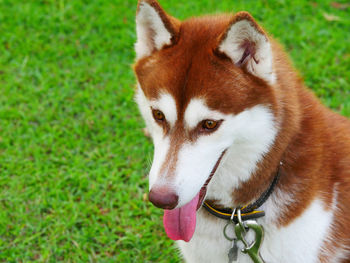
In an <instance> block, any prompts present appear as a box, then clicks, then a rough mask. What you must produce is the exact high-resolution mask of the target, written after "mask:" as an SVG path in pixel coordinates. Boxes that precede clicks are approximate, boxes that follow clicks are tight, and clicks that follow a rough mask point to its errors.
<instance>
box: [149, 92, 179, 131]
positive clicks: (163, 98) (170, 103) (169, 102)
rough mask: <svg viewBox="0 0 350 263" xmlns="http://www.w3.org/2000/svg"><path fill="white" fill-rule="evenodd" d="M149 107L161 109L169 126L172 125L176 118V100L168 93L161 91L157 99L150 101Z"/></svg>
mask: <svg viewBox="0 0 350 263" xmlns="http://www.w3.org/2000/svg"><path fill="white" fill-rule="evenodd" d="M151 107H152V108H153V109H158V110H160V111H162V112H163V113H164V115H165V118H166V120H167V121H168V122H169V124H170V126H174V125H175V122H176V120H177V109H176V102H175V99H174V98H173V96H172V95H170V94H169V93H164V92H163V93H161V94H160V95H159V97H158V99H153V100H152V101H151Z"/></svg>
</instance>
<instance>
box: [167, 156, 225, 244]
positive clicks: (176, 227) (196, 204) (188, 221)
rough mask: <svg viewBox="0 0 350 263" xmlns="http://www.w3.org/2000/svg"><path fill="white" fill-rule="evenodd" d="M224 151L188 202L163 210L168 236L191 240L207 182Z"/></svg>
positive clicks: (175, 238)
mask: <svg viewBox="0 0 350 263" xmlns="http://www.w3.org/2000/svg"><path fill="white" fill-rule="evenodd" d="M225 152H226V150H225V151H223V152H222V153H221V155H220V157H219V159H218V160H217V161H216V164H215V165H214V167H213V169H212V171H211V172H210V175H209V177H208V179H207V180H206V181H205V183H204V185H203V186H202V188H201V189H200V190H199V192H198V193H197V195H196V196H195V197H194V198H193V199H192V200H191V201H190V202H189V203H187V204H186V205H184V206H182V207H180V208H176V209H172V210H164V217H163V224H164V228H165V232H166V233H167V235H168V237H169V238H171V239H173V240H184V241H186V242H188V241H190V240H191V238H192V236H193V234H194V231H195V228H196V212H197V210H198V209H199V208H200V207H201V206H202V204H203V201H204V199H205V196H206V193H207V187H208V184H209V182H210V181H211V179H212V178H213V176H214V174H215V172H216V170H217V168H218V166H219V164H220V162H221V160H222V157H223V156H224V154H225Z"/></svg>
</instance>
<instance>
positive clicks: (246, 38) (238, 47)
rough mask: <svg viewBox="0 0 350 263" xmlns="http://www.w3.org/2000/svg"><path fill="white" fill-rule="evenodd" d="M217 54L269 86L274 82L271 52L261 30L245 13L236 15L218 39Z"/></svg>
mask: <svg viewBox="0 0 350 263" xmlns="http://www.w3.org/2000/svg"><path fill="white" fill-rule="evenodd" d="M216 50H217V52H219V53H221V54H225V55H226V56H228V57H229V58H230V59H231V60H232V61H233V63H234V64H235V65H236V66H238V67H245V68H246V70H247V71H248V72H250V73H251V74H253V75H255V76H257V77H259V78H261V79H264V80H265V81H267V82H268V83H270V84H274V82H275V74H274V71H273V65H272V61H273V58H272V50H271V45H270V42H269V39H268V37H267V35H266V34H265V32H264V31H263V29H262V28H261V27H260V26H259V25H258V24H257V23H256V22H255V20H254V19H253V17H252V16H251V15H250V14H249V13H247V12H239V13H237V14H236V15H235V16H234V17H233V18H232V20H231V22H230V25H229V26H228V28H227V29H226V31H225V32H224V33H223V34H222V35H221V36H220V38H219V45H218V47H217V49H216Z"/></svg>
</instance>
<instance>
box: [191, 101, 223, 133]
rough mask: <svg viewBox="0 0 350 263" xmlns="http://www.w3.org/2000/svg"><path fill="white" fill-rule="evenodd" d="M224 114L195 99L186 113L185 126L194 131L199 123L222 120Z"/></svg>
mask: <svg viewBox="0 0 350 263" xmlns="http://www.w3.org/2000/svg"><path fill="white" fill-rule="evenodd" d="M222 118H224V114H222V113H220V112H218V111H215V110H211V109H209V108H208V106H207V105H206V104H205V101H204V100H203V99H200V98H193V99H192V100H191V101H190V103H189V104H188V106H187V108H186V111H185V124H186V126H187V127H188V128H189V129H193V128H194V127H196V126H197V125H198V123H199V122H200V121H202V120H205V119H211V120H220V119H222Z"/></svg>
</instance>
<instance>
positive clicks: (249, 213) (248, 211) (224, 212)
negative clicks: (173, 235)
mask: <svg viewBox="0 0 350 263" xmlns="http://www.w3.org/2000/svg"><path fill="white" fill-rule="evenodd" d="M281 166H282V162H280V164H279V166H278V168H277V172H276V176H275V177H274V179H273V181H272V183H271V184H270V187H269V188H268V189H267V190H266V191H265V192H263V193H262V195H261V196H260V197H259V198H258V199H257V200H256V201H255V202H254V203H252V204H249V205H246V206H243V207H242V208H240V209H241V214H242V220H243V221H244V220H248V219H256V218H259V217H263V216H264V215H265V212H264V211H259V210H256V209H258V208H259V207H260V206H262V204H263V203H265V201H266V200H267V199H268V198H269V196H270V195H271V193H272V192H273V190H274V188H275V186H276V184H277V181H278V179H279V177H280V174H281ZM203 207H204V208H205V209H206V210H207V211H208V212H209V213H211V214H212V215H214V216H216V217H219V218H222V219H226V220H228V219H231V216H232V213H233V211H234V210H233V209H231V208H227V209H221V210H220V209H217V208H214V207H212V206H211V205H209V204H208V203H207V202H206V201H204V203H203ZM233 221H235V222H236V223H237V222H238V220H237V214H235V215H234V217H233Z"/></svg>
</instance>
